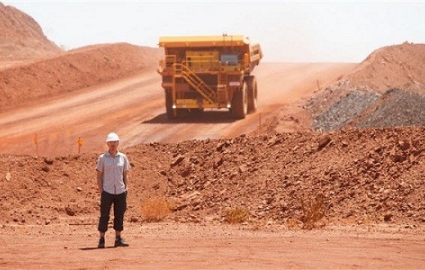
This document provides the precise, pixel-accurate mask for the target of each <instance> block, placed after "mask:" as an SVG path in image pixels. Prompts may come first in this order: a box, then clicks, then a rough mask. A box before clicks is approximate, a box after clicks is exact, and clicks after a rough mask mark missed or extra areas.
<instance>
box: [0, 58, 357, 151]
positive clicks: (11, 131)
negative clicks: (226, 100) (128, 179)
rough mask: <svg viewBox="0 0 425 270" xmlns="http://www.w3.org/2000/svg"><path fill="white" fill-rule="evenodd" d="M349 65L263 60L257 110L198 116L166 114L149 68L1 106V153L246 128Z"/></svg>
mask: <svg viewBox="0 0 425 270" xmlns="http://www.w3.org/2000/svg"><path fill="white" fill-rule="evenodd" d="M354 67H355V64H284V63H263V64H261V65H260V66H258V67H257V68H256V70H255V71H254V74H255V75H256V76H257V80H258V84H259V97H258V110H257V112H256V113H254V114H250V115H248V116H247V117H246V119H244V120H239V121H236V120H235V119H233V118H231V117H230V115H229V113H228V112H227V110H215V111H206V112H205V113H204V114H203V115H202V117H199V118H188V119H181V120H177V121H169V120H167V118H166V116H165V106H164V95H163V91H162V90H161V87H160V76H159V75H158V74H157V73H156V72H155V71H152V72H146V73H143V74H140V75H138V76H135V77H132V78H127V79H125V80H121V81H115V82H113V83H108V84H104V85H102V86H98V87H92V88H87V89H82V90H80V91H78V92H77V94H75V93H72V94H68V95H62V96H59V97H56V98H54V99H52V100H49V101H45V102H40V101H35V102H33V103H31V104H29V105H26V106H25V107H24V108H19V109H13V110H10V111H7V112H5V113H1V114H0V126H2V127H3V128H2V129H1V130H0V136H1V137H2V138H3V140H2V143H1V144H2V145H1V153H4V154H18V155H20V154H26V155H37V154H38V155H41V156H49V155H54V156H61V155H67V154H75V153H77V151H78V144H77V140H78V138H79V137H81V138H82V139H83V143H84V144H83V146H82V152H90V151H102V150H103V149H104V147H105V145H104V142H103V141H104V137H105V134H107V133H108V132H110V131H115V132H117V133H118V134H120V135H121V141H122V143H121V147H128V146H132V145H136V144H140V143H149V142H178V141H184V140H191V139H207V138H211V139H216V138H225V137H232V136H237V135H240V134H243V133H251V132H254V131H256V130H257V128H258V127H259V125H260V124H261V125H263V124H264V123H266V122H267V120H268V119H271V118H272V117H276V116H278V114H279V112H280V110H281V108H285V110H289V111H286V112H285V114H286V115H288V114H289V115H291V113H293V114H294V113H295V114H296V113H297V112H298V110H297V104H299V102H300V101H303V98H307V97H309V96H311V93H312V92H313V91H315V90H317V88H318V86H320V85H321V86H323V85H326V84H328V83H330V82H332V81H334V80H336V79H337V78H338V77H339V76H341V75H342V74H344V73H346V72H348V71H350V70H351V69H353V68H354ZM306 124H307V125H308V123H306ZM292 126H293V125H292ZM35 134H36V136H37V142H38V149H37V147H36V146H35V144H34V137H35Z"/></svg>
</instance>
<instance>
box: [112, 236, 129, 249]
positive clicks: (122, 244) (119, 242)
mask: <svg viewBox="0 0 425 270" xmlns="http://www.w3.org/2000/svg"><path fill="white" fill-rule="evenodd" d="M128 246H129V244H128V243H127V242H126V241H125V240H124V239H123V238H121V237H117V238H116V239H115V245H114V247H128Z"/></svg>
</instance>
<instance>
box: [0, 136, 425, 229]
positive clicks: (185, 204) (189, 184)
mask: <svg viewBox="0 0 425 270" xmlns="http://www.w3.org/2000/svg"><path fill="white" fill-rule="evenodd" d="M424 134H425V129H424V128H404V129H364V130H353V131H340V132H336V133H332V134H327V135H323V134H318V133H305V132H303V133H289V134H276V135H273V136H256V137H248V136H240V137H236V138H233V139H227V140H203V141H187V142H182V143H177V144H161V143H152V144H149V145H139V146H136V147H131V148H128V149H125V152H127V153H128V156H129V158H130V162H131V165H132V173H131V179H132V180H131V184H130V197H129V198H130V203H129V205H130V208H129V213H128V215H127V222H141V221H142V219H143V216H141V211H140V206H141V205H142V203H143V202H145V201H146V200H147V199H148V198H152V197H157V196H161V197H166V198H167V199H168V200H169V201H170V202H171V203H172V205H173V212H172V214H171V215H170V216H168V217H167V219H166V220H170V221H171V220H173V221H178V222H195V223H204V222H205V223H209V222H212V223H218V224H220V223H222V222H224V219H225V216H226V211H228V210H231V209H243V210H244V211H246V213H247V215H248V219H247V221H248V222H251V223H254V224H256V223H257V224H265V223H274V224H284V225H287V226H299V227H303V226H307V225H309V223H308V222H309V220H308V213H309V211H322V212H323V213H325V218H324V219H322V220H320V221H319V222H318V223H316V224H315V225H314V226H323V225H326V224H376V223H389V224H402V225H403V224H408V225H409V226H416V225H418V224H422V223H423V222H425V219H424V216H425V208H424V207H423V186H424V181H423V177H422V176H423V164H424V162H425V154H424V151H423V150H424V149H425V143H424V142H425V135H424ZM96 159H97V154H83V155H80V156H66V157H52V158H35V157H28V156H24V157H19V156H0V161H1V163H2V164H4V165H3V166H1V167H0V168H1V169H0V176H1V179H0V185H1V189H2V190H3V193H2V195H1V198H2V201H3V207H2V208H1V209H0V216H1V221H2V223H18V224H34V223H35V224H51V223H61V222H70V223H74V222H83V223H87V222H93V223H96V219H97V218H96V217H97V211H98V208H97V204H98V194H97V188H96V181H95V179H94V178H93V177H91V176H90V175H92V174H93V169H94V166H95V162H96ZM304 161H306V162H304ZM16 205H19V206H20V207H16ZM312 205H316V206H315V210H314V209H313V208H312ZM313 223H314V222H313ZM311 225H313V224H310V226H311Z"/></svg>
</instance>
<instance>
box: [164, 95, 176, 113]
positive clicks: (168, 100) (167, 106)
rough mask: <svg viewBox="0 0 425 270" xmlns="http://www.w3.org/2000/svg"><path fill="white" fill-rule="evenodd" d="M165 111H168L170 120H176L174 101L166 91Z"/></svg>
mask: <svg viewBox="0 0 425 270" xmlns="http://www.w3.org/2000/svg"><path fill="white" fill-rule="evenodd" d="M165 109H166V111H167V118H168V119H174V118H176V112H175V111H174V109H173V100H172V97H171V92H170V91H165Z"/></svg>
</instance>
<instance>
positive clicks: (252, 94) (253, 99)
mask: <svg viewBox="0 0 425 270" xmlns="http://www.w3.org/2000/svg"><path fill="white" fill-rule="evenodd" d="M246 81H247V83H248V113H253V112H255V111H257V96H258V92H257V80H256V79H255V77H254V76H249V77H247V79H246Z"/></svg>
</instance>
